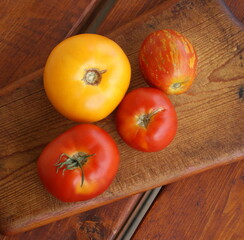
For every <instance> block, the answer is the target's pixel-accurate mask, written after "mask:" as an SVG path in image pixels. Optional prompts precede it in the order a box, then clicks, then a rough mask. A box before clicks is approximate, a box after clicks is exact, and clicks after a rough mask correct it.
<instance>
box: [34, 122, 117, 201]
mask: <svg viewBox="0 0 244 240" xmlns="http://www.w3.org/2000/svg"><path fill="white" fill-rule="evenodd" d="M118 164H119V152H118V148H117V146H116V144H115V142H114V140H113V139H112V137H111V136H110V135H109V134H108V133H107V132H105V131H104V130H103V129H101V128H100V127H97V126H95V125H92V124H81V125H77V126H75V127H73V128H71V129H69V130H68V131H66V132H64V133H63V134H61V135H60V136H58V137H57V138H56V139H54V140H53V141H52V142H50V143H49V144H48V145H47V146H46V148H45V149H44V150H43V152H42V153H41V155H40V157H39V159H38V162H37V165H38V172H39V176H40V178H41V180H42V182H43V184H44V186H45V187H46V188H47V190H48V191H49V192H50V193H51V194H53V195H54V196H55V197H57V198H58V199H59V200H61V201H64V202H76V201H83V200H88V199H91V198H94V197H96V196H98V195H99V194H101V193H102V192H104V191H105V190H106V189H107V188H108V186H109V185H110V184H111V182H112V180H113V178H114V177H115V175H116V172H117V169H118Z"/></svg>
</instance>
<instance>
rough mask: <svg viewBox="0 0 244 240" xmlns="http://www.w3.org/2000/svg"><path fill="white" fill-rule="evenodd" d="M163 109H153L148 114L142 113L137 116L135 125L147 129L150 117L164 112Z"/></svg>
mask: <svg viewBox="0 0 244 240" xmlns="http://www.w3.org/2000/svg"><path fill="white" fill-rule="evenodd" d="M164 110H165V108H163V107H159V108H157V109H153V110H152V111H150V112H149V113H143V114H140V115H139V116H137V119H136V124H137V125H138V126H140V127H142V128H147V127H148V125H149V123H150V121H151V119H152V117H153V116H155V115H156V114H157V113H159V112H162V111H164Z"/></svg>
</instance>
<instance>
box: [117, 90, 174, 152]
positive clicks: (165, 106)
mask: <svg viewBox="0 0 244 240" xmlns="http://www.w3.org/2000/svg"><path fill="white" fill-rule="evenodd" d="M116 126H117V130H118V132H119V134H120V136H121V137H122V139H123V140H124V141H125V142H126V143H127V144H128V145H129V146H131V147H133V148H135V149H137V150H140V151H144V152H155V151H159V150H162V149H163V148H165V147H167V146H168V145H169V144H170V142H171V141H172V140H173V139H174V137H175V135H176V130H177V116H176V111H175V109H174V106H173V104H172V103H171V101H170V100H169V98H168V97H167V95H166V94H165V93H163V92H162V91H161V90H159V89H156V88H138V89H135V90H133V91H131V92H130V93H128V94H127V95H126V96H125V97H124V99H123V100H122V102H121V104H120V105H119V107H118V109H117V112H116Z"/></svg>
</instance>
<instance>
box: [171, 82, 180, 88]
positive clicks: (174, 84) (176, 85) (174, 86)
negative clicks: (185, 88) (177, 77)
mask: <svg viewBox="0 0 244 240" xmlns="http://www.w3.org/2000/svg"><path fill="white" fill-rule="evenodd" d="M171 87H172V88H173V89H177V88H179V87H181V83H178V82H177V83H173V84H172V85H171Z"/></svg>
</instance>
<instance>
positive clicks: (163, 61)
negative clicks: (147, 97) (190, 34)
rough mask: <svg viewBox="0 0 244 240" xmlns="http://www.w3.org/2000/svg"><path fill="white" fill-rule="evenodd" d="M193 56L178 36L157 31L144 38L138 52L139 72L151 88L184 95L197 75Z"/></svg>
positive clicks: (182, 37)
mask: <svg viewBox="0 0 244 240" xmlns="http://www.w3.org/2000/svg"><path fill="white" fill-rule="evenodd" d="M197 62H198V58H197V54H196V51H195V49H194V47H193V46H192V44H191V43H190V42H189V40H188V39H187V38H186V37H185V36H183V35H182V34H180V33H178V32H176V31H174V30H158V31H155V32H153V33H151V34H150V35H148V36H147V37H146V38H145V40H144V41H143V43H142V46H141V49H140V53H139V64H140V69H141V71H142V73H143V75H144V77H145V79H146V81H147V83H148V84H149V85H150V86H152V87H156V88H159V89H161V90H162V91H164V92H165V93H166V94H181V93H184V92H186V91H187V90H188V89H189V88H190V86H191V85H192V83H193V80H194V79H195V77H196V74H197Z"/></svg>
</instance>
